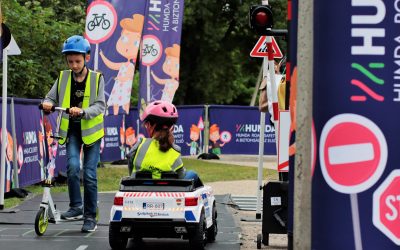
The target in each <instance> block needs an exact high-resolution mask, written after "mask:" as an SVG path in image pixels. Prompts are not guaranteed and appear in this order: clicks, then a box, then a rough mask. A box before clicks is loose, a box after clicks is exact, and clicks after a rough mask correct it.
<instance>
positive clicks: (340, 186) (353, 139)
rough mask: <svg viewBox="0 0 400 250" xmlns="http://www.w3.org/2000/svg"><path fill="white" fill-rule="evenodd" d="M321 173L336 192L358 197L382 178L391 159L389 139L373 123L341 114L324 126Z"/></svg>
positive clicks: (352, 115)
mask: <svg viewBox="0 0 400 250" xmlns="http://www.w3.org/2000/svg"><path fill="white" fill-rule="evenodd" d="M319 155H320V165H321V171H322V174H323V176H324V179H325V181H326V182H327V183H328V185H329V186H330V187H331V188H333V189H334V190H336V191H338V192H341V193H346V194H356V193H359V192H362V191H365V190H367V189H368V188H370V187H371V186H372V185H374V184H375V183H376V181H377V180H378V179H379V177H380V176H381V175H382V173H383V171H384V169H385V166H386V162H387V157H388V149H387V143H386V139H385V136H384V135H383V133H382V131H381V130H380V129H379V127H378V126H377V125H376V124H375V123H373V122H372V121H371V120H369V119H367V118H366V117H364V116H360V115H357V114H340V115H337V116H334V117H332V118H331V119H330V120H329V121H328V122H327V123H326V124H325V126H324V128H323V130H322V132H321V137H320V145H319Z"/></svg>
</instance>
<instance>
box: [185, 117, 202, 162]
mask: <svg viewBox="0 0 400 250" xmlns="http://www.w3.org/2000/svg"><path fill="white" fill-rule="evenodd" d="M199 138H200V128H199V127H197V126H196V125H194V124H192V127H190V140H192V141H191V142H190V143H186V145H188V146H189V147H190V155H197V149H198V148H199V144H198V142H197V141H198V140H199Z"/></svg>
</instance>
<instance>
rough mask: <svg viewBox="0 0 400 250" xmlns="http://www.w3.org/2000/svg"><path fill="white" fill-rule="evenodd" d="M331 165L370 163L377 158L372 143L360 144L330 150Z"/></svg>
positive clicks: (330, 148) (333, 147) (334, 147)
mask: <svg viewBox="0 0 400 250" xmlns="http://www.w3.org/2000/svg"><path fill="white" fill-rule="evenodd" d="M328 158H329V163H330V164H333V165H335V164H346V163H356V162H363V161H370V160H373V159H374V158H375V155H374V146H373V145H372V143H358V144H349V145H341V146H331V147H329V148H328Z"/></svg>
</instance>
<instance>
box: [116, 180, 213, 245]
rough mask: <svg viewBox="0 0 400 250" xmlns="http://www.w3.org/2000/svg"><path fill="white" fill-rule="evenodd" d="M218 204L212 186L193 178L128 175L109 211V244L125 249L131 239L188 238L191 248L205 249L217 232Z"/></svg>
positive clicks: (138, 240) (122, 181) (122, 182)
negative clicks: (199, 182) (155, 177)
mask: <svg viewBox="0 0 400 250" xmlns="http://www.w3.org/2000/svg"><path fill="white" fill-rule="evenodd" d="M217 231H218V227H217V211H216V203H215V198H214V195H213V191H212V188H211V187H210V186H201V187H195V186H194V182H193V181H192V180H182V179H174V178H168V177H167V178H162V179H159V180H155V179H151V178H138V177H137V178H131V177H125V178H123V179H122V180H121V186H120V190H119V192H117V193H116V195H115V198H114V205H113V206H112V208H111V213H110V227H109V243H110V246H111V247H112V248H113V249H125V247H126V244H127V241H128V238H133V239H134V241H135V242H136V243H138V244H139V243H140V241H141V240H142V238H147V237H151V238H182V239H189V244H190V249H201V250H202V249H204V246H205V244H206V242H207V241H208V242H212V241H214V240H215V237H216V235H217Z"/></svg>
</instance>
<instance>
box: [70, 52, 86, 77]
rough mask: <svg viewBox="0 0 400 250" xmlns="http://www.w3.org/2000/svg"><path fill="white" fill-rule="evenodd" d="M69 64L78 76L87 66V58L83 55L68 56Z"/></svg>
mask: <svg viewBox="0 0 400 250" xmlns="http://www.w3.org/2000/svg"><path fill="white" fill-rule="evenodd" d="M67 64H68V67H69V68H70V69H71V70H72V71H73V72H74V73H75V74H78V73H80V72H81V71H82V69H83V67H84V66H85V57H84V56H83V55H82V54H71V55H67Z"/></svg>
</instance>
